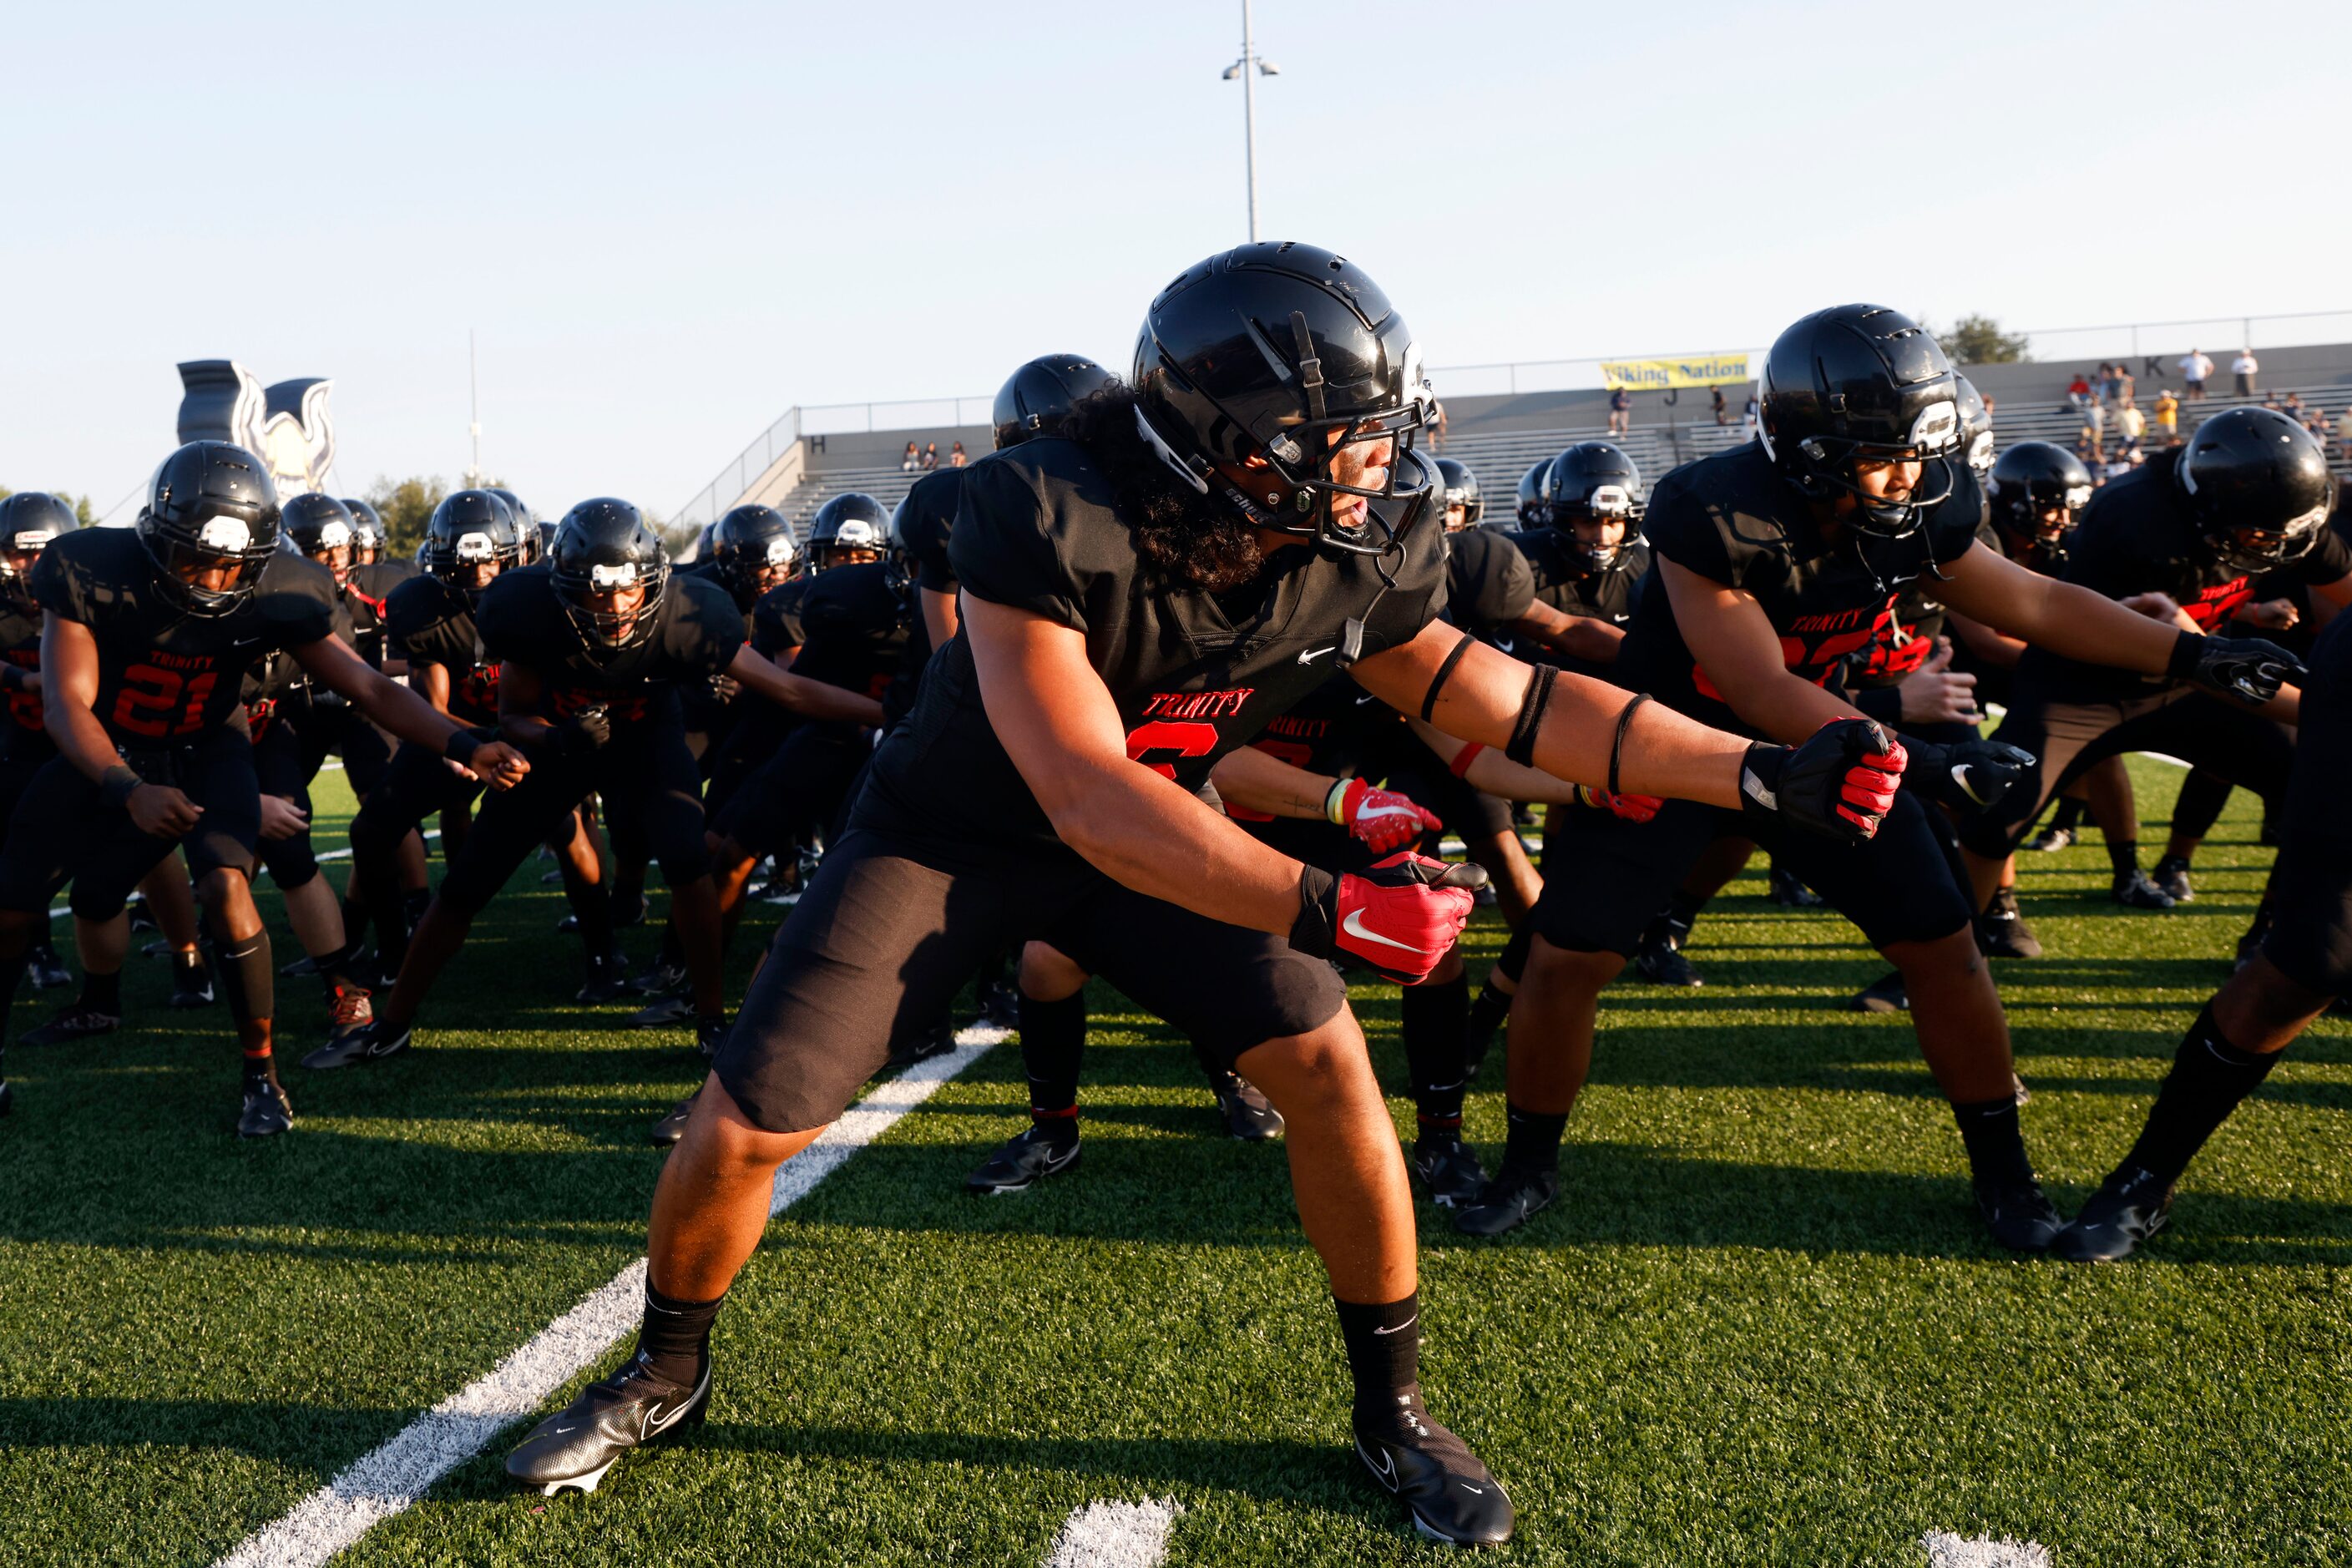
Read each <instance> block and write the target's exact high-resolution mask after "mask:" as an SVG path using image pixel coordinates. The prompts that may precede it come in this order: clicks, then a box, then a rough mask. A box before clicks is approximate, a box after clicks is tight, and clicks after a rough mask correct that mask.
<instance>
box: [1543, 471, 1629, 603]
mask: <svg viewBox="0 0 2352 1568" xmlns="http://www.w3.org/2000/svg"><path fill="white" fill-rule="evenodd" d="M1536 500H1537V507H1538V515H1539V516H1540V517H1541V518H1542V520H1543V522H1544V524H1545V525H1546V526H1548V527H1549V528H1551V529H1552V530H1554V531H1557V532H1559V533H1564V534H1568V535H1569V536H1570V538H1571V540H1572V541H1573V543H1574V549H1573V551H1572V552H1571V553H1573V554H1574V556H1575V557H1576V558H1577V559H1578V560H1579V561H1580V562H1581V563H1583V566H1584V571H1585V574H1586V575H1587V576H1596V575H1598V574H1601V573H1603V572H1610V571H1613V570H1615V569H1616V567H1617V566H1618V565H1619V563H1621V562H1622V560H1623V558H1624V553H1625V549H1626V547H1627V546H1628V545H1630V544H1632V543H1633V542H1634V541H1635V540H1637V539H1639V538H1641V536H1642V518H1643V514H1644V513H1645V512H1647V511H1648V510H1649V507H1650V500H1649V494H1648V492H1647V491H1645V490H1644V489H1643V488H1642V471H1641V470H1640V469H1639V468H1636V467H1634V464H1633V458H1629V457H1627V456H1626V455H1625V454H1624V452H1623V451H1622V449H1621V448H1619V447H1613V446H1612V445H1610V443H1608V442H1606V441H1579V442H1578V443H1577V444H1576V445H1575V446H1573V447H1569V448H1568V449H1567V450H1566V451H1564V452H1562V453H1561V454H1560V455H1559V457H1557V458H1553V459H1551V461H1550V462H1549V463H1548V464H1545V465H1543V479H1542V483H1541V488H1540V489H1539V490H1538V493H1537V497H1536ZM1612 523H1614V524H1617V525H1620V527H1619V532H1618V534H1617V537H1616V538H1614V539H1612V538H1610V537H1609V528H1610V525H1611V524H1612Z"/></svg>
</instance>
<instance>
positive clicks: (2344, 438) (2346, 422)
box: [2336, 406, 2352, 463]
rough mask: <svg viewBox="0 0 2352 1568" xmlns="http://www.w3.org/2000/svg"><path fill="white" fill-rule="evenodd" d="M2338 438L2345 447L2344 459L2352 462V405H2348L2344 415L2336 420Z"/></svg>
mask: <svg viewBox="0 0 2352 1568" xmlns="http://www.w3.org/2000/svg"><path fill="white" fill-rule="evenodd" d="M2336 441H2337V443H2338V444H2339V445H2340V446H2342V447H2343V448H2344V460H2345V461H2346V462H2347V463H2352V406H2348V407H2347V408H2346V409H2345V410H2344V416H2343V417H2342V418H2341V419H2338V420H2337V421H2336Z"/></svg>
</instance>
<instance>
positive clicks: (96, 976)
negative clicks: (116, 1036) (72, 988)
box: [81, 969, 122, 1018]
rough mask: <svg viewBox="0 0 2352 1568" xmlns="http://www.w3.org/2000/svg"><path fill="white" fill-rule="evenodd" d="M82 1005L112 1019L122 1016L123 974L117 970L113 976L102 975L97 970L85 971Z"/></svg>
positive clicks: (82, 974) (82, 984) (82, 977)
mask: <svg viewBox="0 0 2352 1568" xmlns="http://www.w3.org/2000/svg"><path fill="white" fill-rule="evenodd" d="M81 1005H83V1006H85V1007H87V1008H89V1010H90V1011H91V1012H93V1013H103V1014H105V1015H106V1016H108V1017H110V1018H120V1017H121V1016H122V972H121V970H117V971H115V972H114V973H112V974H100V973H99V972H98V971H97V970H95V969H85V970H83V971H82V972H81Z"/></svg>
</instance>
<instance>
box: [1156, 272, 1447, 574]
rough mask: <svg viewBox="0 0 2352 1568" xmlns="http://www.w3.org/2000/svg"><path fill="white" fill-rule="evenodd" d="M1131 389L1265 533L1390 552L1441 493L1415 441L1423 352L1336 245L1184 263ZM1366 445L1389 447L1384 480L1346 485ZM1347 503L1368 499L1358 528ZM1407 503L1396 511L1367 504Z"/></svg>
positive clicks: (1363, 551)
mask: <svg viewBox="0 0 2352 1568" xmlns="http://www.w3.org/2000/svg"><path fill="white" fill-rule="evenodd" d="M1129 384H1131V385H1132V386H1133V387H1134V388H1135V396H1136V416H1137V425H1138V428H1139V431H1140V433H1141V434H1142V436H1143V437H1144V439H1145V440H1146V441H1148V442H1149V443H1150V445H1151V447H1153V449H1154V450H1156V451H1157V452H1158V453H1159V454H1160V458H1161V460H1162V461H1163V462H1165V463H1166V464H1167V465H1168V467H1169V468H1170V469H1171V471H1173V472H1174V473H1175V474H1176V475H1177V476H1178V478H1180V479H1181V480H1182V481H1183V482H1184V483H1185V484H1187V485H1189V486H1191V487H1192V489H1195V490H1197V491H1199V492H1200V493H1201V494H1202V495H1214V496H1216V497H1218V498H1220V499H1221V500H1223V501H1224V502H1225V504H1227V505H1228V506H1230V507H1232V508H1233V509H1234V510H1235V511H1237V512H1239V513H1240V514H1241V515H1242V517H1243V518H1244V520H1245V521H1248V522H1250V523H1251V524H1253V525H1255V526H1256V527H1259V528H1268V529H1274V530H1276V531H1280V532H1283V533H1288V534H1292V535H1295V536H1297V537H1298V538H1302V539H1312V540H1314V541H1315V542H1317V543H1318V545H1321V546H1324V547H1327V548H1329V549H1333V550H1339V551H1345V552H1349V553H1352V554H1360V555H1380V554H1384V553H1386V552H1389V551H1390V550H1392V549H1396V548H1398V546H1397V543H1396V534H1397V532H1398V531H1401V530H1402V529H1403V528H1407V527H1410V526H1411V525H1412V521H1413V519H1414V518H1415V517H1417V516H1418V515H1419V514H1420V511H1421V510H1422V508H1423V506H1425V505H1427V504H1428V502H1429V501H1430V500H1432V499H1433V495H1434V492H1435V488H1436V469H1435V467H1434V466H1433V465H1432V464H1431V463H1429V462H1427V461H1426V460H1424V459H1423V458H1422V457H1421V456H1420V455H1419V454H1417V453H1415V452H1414V451H1413V450H1412V442H1413V437H1414V436H1415V434H1416V433H1417V432H1418V431H1419V430H1420V429H1421V427H1422V426H1423V424H1424V423H1426V421H1427V419H1428V415H1429V407H1430V405H1431V402H1432V401H1433V400H1432V397H1431V395H1430V390H1429V384H1428V382H1427V381H1426V380H1425V379H1424V378H1423V374H1422V363H1421V348H1420V345H1419V344H1417V343H1415V342H1413V340H1412V331H1410V330H1409V329H1408V328H1407V327H1406V326H1405V324H1404V319H1403V317H1402V316H1400V315H1399V314H1398V313H1397V311H1396V310H1395V309H1394V308H1393V307H1391V305H1390V303H1389V299H1388V296H1387V295H1386V294H1385V293H1383V292H1381V286H1380V285H1379V284H1377V283H1375V282H1373V281H1372V279H1370V277H1368V276H1367V275H1366V274H1365V273H1364V271H1363V269H1362V268H1359V267H1357V266H1356V265H1355V264H1354V263H1353V262H1350V261H1349V260H1347V259H1345V258H1341V257H1339V256H1334V255H1333V254H1332V253H1331V252H1329V251H1328V250H1322V249H1318V248H1317V247H1314V246H1311V245H1299V244H1296V243H1294V242H1291V241H1287V240H1286V241H1283V242H1281V243H1279V244H1272V243H1268V244H1257V245H1244V246H1241V247H1237V248H1235V249H1233V250H1228V251H1226V252H1224V253H1223V254H1222V255H1219V256H1213V257H1211V258H1209V259H1208V260H1206V261H1203V262H1201V263H1200V264H1199V265H1197V266H1194V267H1190V268H1185V270H1184V271H1183V272H1182V273H1181V274H1179V275H1178V277H1177V278H1176V279H1175V280H1174V281H1173V282H1171V283H1170V284H1169V285H1168V286H1167V287H1166V288H1165V289H1161V290H1160V295H1159V298H1157V299H1155V300H1152V301H1151V306H1150V310H1148V311H1147V312H1146V313H1145V315H1144V319H1143V330H1142V331H1141V332H1139V334H1138V335H1137V337H1136V342H1135V372H1134V374H1133V375H1132V376H1130V377H1129ZM1371 442H1391V443H1392V446H1391V457H1390V459H1389V463H1388V467H1387V468H1386V469H1384V470H1380V471H1381V472H1382V474H1383V478H1382V481H1381V484H1380V485H1378V486H1376V487H1375V486H1365V485H1360V484H1351V483H1349V482H1346V480H1344V479H1342V478H1341V474H1342V472H1343V471H1346V470H1343V469H1342V468H1341V467H1340V464H1341V463H1342V461H1343V459H1344V458H1347V457H1348V456H1349V455H1350V454H1349V449H1350V448H1351V447H1358V446H1360V445H1363V444H1367V443H1371ZM1244 487H1246V488H1244ZM1343 496H1349V497H1361V498H1364V500H1365V501H1366V505H1365V507H1364V509H1363V510H1362V512H1361V514H1360V515H1361V517H1362V519H1363V521H1361V522H1360V523H1354V524H1342V523H1341V522H1340V521H1339V514H1338V511H1337V510H1336V507H1335V502H1336V501H1337V500H1338V499H1339V498H1340V497H1343ZM1398 499H1402V500H1405V501H1406V502H1407V503H1408V505H1407V506H1406V508H1405V510H1404V511H1403V512H1402V515H1401V516H1398V517H1395V518H1394V519H1393V520H1391V518H1389V517H1385V516H1383V515H1382V513H1381V510H1379V509H1377V508H1375V507H1373V506H1371V505H1370V502H1371V501H1373V500H1398Z"/></svg>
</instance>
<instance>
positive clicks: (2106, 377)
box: [2093, 360, 2119, 404]
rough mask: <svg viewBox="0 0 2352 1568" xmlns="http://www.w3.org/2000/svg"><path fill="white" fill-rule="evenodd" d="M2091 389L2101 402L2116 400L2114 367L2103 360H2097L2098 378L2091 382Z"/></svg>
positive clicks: (2109, 402)
mask: <svg viewBox="0 0 2352 1568" xmlns="http://www.w3.org/2000/svg"><path fill="white" fill-rule="evenodd" d="M2093 390H2094V391H2095V392H2096V393H2097V394H2098V395H2099V401H2100V402H2102V403H2106V404H2112V403H2114V402H2115V401H2116V392H2117V391H2118V390H2119V388H2118V386H2117V384H2116V367H2115V366H2113V365H2111V364H2109V363H2107V362H2106V361H2105V360H2101V361H2100V362H2099V379H2098V380H2097V381H2096V382H2095V383H2094V384H2093Z"/></svg>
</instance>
